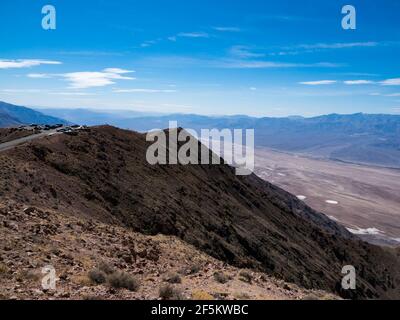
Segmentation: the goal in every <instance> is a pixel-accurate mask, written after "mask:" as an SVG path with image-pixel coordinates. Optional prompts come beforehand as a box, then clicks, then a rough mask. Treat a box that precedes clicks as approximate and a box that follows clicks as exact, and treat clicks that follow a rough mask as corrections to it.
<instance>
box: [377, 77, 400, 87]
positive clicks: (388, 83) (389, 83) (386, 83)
mask: <svg viewBox="0 0 400 320" xmlns="http://www.w3.org/2000/svg"><path fill="white" fill-rule="evenodd" d="M380 84H381V85H383V86H400V78H394V79H387V80H384V81H381V82H380Z"/></svg>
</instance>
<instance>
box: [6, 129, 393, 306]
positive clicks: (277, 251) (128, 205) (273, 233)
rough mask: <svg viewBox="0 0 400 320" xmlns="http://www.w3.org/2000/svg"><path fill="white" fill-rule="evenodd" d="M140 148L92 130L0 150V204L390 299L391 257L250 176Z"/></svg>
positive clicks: (134, 138) (132, 140) (139, 138)
mask: <svg viewBox="0 0 400 320" xmlns="http://www.w3.org/2000/svg"><path fill="white" fill-rule="evenodd" d="M147 146H148V144H147V143H146V141H145V136H144V135H141V134H137V133H134V132H130V131H123V130H119V129H116V128H113V127H97V128H93V129H92V130H91V131H90V132H82V133H80V134H79V135H77V136H66V135H59V136H53V137H49V138H44V139H41V140H37V141H35V142H33V143H32V144H30V145H24V146H20V147H17V148H15V149H13V150H9V151H6V152H3V153H1V154H0V163H1V167H2V170H1V173H0V174H1V180H0V195H1V198H2V199H3V200H2V201H15V202H16V203H20V204H24V205H30V206H37V207H40V208H48V209H49V210H53V211H54V210H55V211H57V212H59V213H61V214H64V215H67V216H71V217H72V216H73V217H76V218H79V219H82V218H85V219H92V220H93V221H96V223H97V222H101V223H105V224H112V225H116V226H119V227H121V228H128V229H129V230H132V231H134V232H140V233H143V234H147V235H157V234H164V235H170V236H176V237H179V238H180V239H182V240H183V241H184V242H186V243H188V244H190V245H193V246H194V247H196V248H197V249H198V250H200V251H202V252H204V253H206V254H209V255H211V256H213V257H214V258H216V259H219V260H220V261H224V262H226V263H228V264H230V265H233V266H236V267H239V268H252V269H255V270H260V271H263V272H266V273H268V274H270V275H272V276H274V277H277V278H281V279H284V280H286V281H288V282H292V283H295V284H297V285H299V286H302V287H305V288H314V289H322V290H327V291H331V292H336V293H339V294H340V295H342V296H344V297H352V298H377V297H380V298H385V297H388V298H394V297H399V295H400V293H399V287H400V283H399V273H398V272H399V271H398V270H399V258H398V256H397V257H396V251H390V250H389V249H388V250H383V249H381V248H379V247H376V246H372V245H369V244H367V243H364V242H361V241H359V240H357V239H356V238H354V237H353V236H352V235H351V234H349V233H348V232H347V231H346V230H345V229H344V228H342V227H340V226H339V225H337V224H336V223H335V222H333V221H331V220H330V219H329V218H327V217H326V216H324V215H322V214H320V213H317V212H315V211H313V210H312V209H311V208H309V207H307V206H305V205H304V204H303V203H302V202H300V201H298V200H297V199H296V197H294V196H292V195H290V194H289V193H287V192H285V191H283V190H281V189H279V188H277V187H275V186H273V185H271V184H269V183H267V182H265V181H263V180H261V179H259V178H258V177H256V176H255V175H252V176H249V177H237V176H235V174H234V170H233V169H232V168H230V167H228V166H225V165H220V166H151V165H149V164H148V163H147V162H146V159H145V152H146V148H147ZM55 229H56V230H57V227H56V228H55ZM76 232H78V231H72V230H71V234H72V235H76ZM104 249H105V250H107V249H106V248H104ZM397 255H398V252H397ZM348 264H351V265H354V266H355V267H356V269H357V271H358V279H357V281H358V282H357V283H358V285H357V290H356V291H353V292H351V291H342V290H341V287H340V282H341V277H342V275H341V270H342V267H343V266H344V265H348Z"/></svg>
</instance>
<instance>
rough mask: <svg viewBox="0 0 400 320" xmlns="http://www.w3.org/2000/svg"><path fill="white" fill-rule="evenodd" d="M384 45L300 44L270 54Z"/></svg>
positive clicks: (282, 54)
mask: <svg viewBox="0 0 400 320" xmlns="http://www.w3.org/2000/svg"><path fill="white" fill-rule="evenodd" d="M379 45H384V43H379V42H374V41H368V42H334V43H313V44H298V45H293V46H285V47H280V48H279V49H280V51H278V52H272V53H269V55H272V56H288V55H298V54H302V53H313V52H319V51H322V50H337V49H346V48H370V47H377V46H379Z"/></svg>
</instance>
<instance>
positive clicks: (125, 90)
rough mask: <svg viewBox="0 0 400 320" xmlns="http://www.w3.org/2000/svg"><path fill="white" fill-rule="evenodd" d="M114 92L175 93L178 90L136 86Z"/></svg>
mask: <svg viewBox="0 0 400 320" xmlns="http://www.w3.org/2000/svg"><path fill="white" fill-rule="evenodd" d="M113 92H115V93H174V92H177V90H171V89H142V88H135V89H114V90H113Z"/></svg>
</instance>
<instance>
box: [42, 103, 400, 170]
mask: <svg viewBox="0 0 400 320" xmlns="http://www.w3.org/2000/svg"><path fill="white" fill-rule="evenodd" d="M45 112H46V113H47V114H50V115H53V116H59V117H63V118H64V119H66V120H69V121H72V122H76V123H81V124H89V125H101V124H110V125H113V126H117V127H119V128H123V129H132V130H136V131H141V132H144V131H149V130H151V129H156V128H157V129H163V128H167V127H168V122H169V121H171V120H174V121H177V122H178V125H179V126H180V127H184V128H192V129H195V130H198V131H199V130H200V129H203V128H204V129H207V128H218V129H222V128H230V129H233V128H242V129H247V128H254V129H255V133H256V135H255V139H256V141H255V143H256V146H257V147H268V148H272V149H276V150H281V151H287V152H294V153H302V154H307V155H310V156H313V157H318V158H329V159H334V160H340V161H346V162H353V163H363V164H369V165H377V166H385V167H394V168H400V116H397V115H384V114H363V113H357V114H351V115H339V114H330V115H324V116H319V117H314V118H304V117H300V116H293V117H286V118H268V117H266V118H255V117H248V116H241V115H238V116H219V117H209V116H200V115H193V114H171V115H141V114H140V113H131V112H126V113H123V112H122V111H121V112H118V113H111V112H110V113H105V112H94V111H90V110H79V111H74V110H69V111H68V112H66V111H65V110H64V111H63V112H61V111H60V110H57V109H47V110H45Z"/></svg>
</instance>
